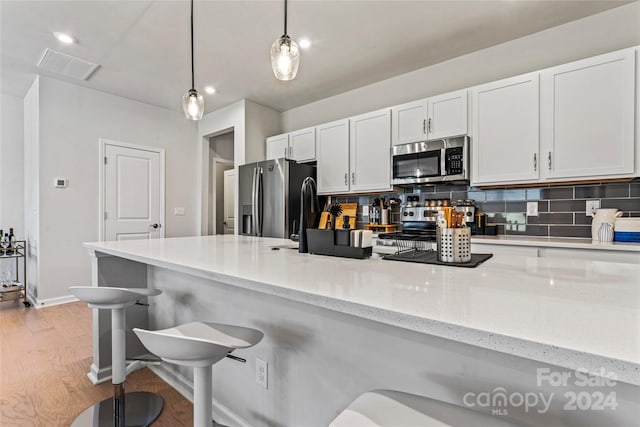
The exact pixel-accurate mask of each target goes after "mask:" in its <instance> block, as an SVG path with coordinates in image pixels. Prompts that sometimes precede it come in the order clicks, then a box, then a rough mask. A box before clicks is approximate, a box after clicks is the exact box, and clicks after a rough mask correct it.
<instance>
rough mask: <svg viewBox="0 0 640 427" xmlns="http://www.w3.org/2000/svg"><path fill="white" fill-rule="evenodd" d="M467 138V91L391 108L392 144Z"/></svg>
mask: <svg viewBox="0 0 640 427" xmlns="http://www.w3.org/2000/svg"><path fill="white" fill-rule="evenodd" d="M466 134H467V89H464V90H459V91H456V92H450V93H445V94H443V95H438V96H434V97H431V98H427V99H423V100H420V101H414V102H409V103H406V104H402V105H397V106H395V107H392V108H391V144H393V145H398V144H409V143H411V142H419V141H425V140H432V139H439V138H448V137H450V136H459V135H466Z"/></svg>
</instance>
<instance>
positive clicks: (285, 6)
mask: <svg viewBox="0 0 640 427" xmlns="http://www.w3.org/2000/svg"><path fill="white" fill-rule="evenodd" d="M284 35H285V37H286V36H288V34H287V0H284Z"/></svg>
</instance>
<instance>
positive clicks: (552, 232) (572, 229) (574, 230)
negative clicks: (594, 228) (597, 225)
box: [549, 225, 591, 237]
mask: <svg viewBox="0 0 640 427" xmlns="http://www.w3.org/2000/svg"><path fill="white" fill-rule="evenodd" d="M549 236H551V237H591V227H590V226H588V225H551V226H549Z"/></svg>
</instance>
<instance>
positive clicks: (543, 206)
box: [538, 200, 549, 212]
mask: <svg viewBox="0 0 640 427" xmlns="http://www.w3.org/2000/svg"><path fill="white" fill-rule="evenodd" d="M538 212H549V201H548V200H541V201H539V202H538Z"/></svg>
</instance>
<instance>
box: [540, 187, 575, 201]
mask: <svg viewBox="0 0 640 427" xmlns="http://www.w3.org/2000/svg"><path fill="white" fill-rule="evenodd" d="M540 199H542V200H552V199H573V187H550V188H542V189H540Z"/></svg>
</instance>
